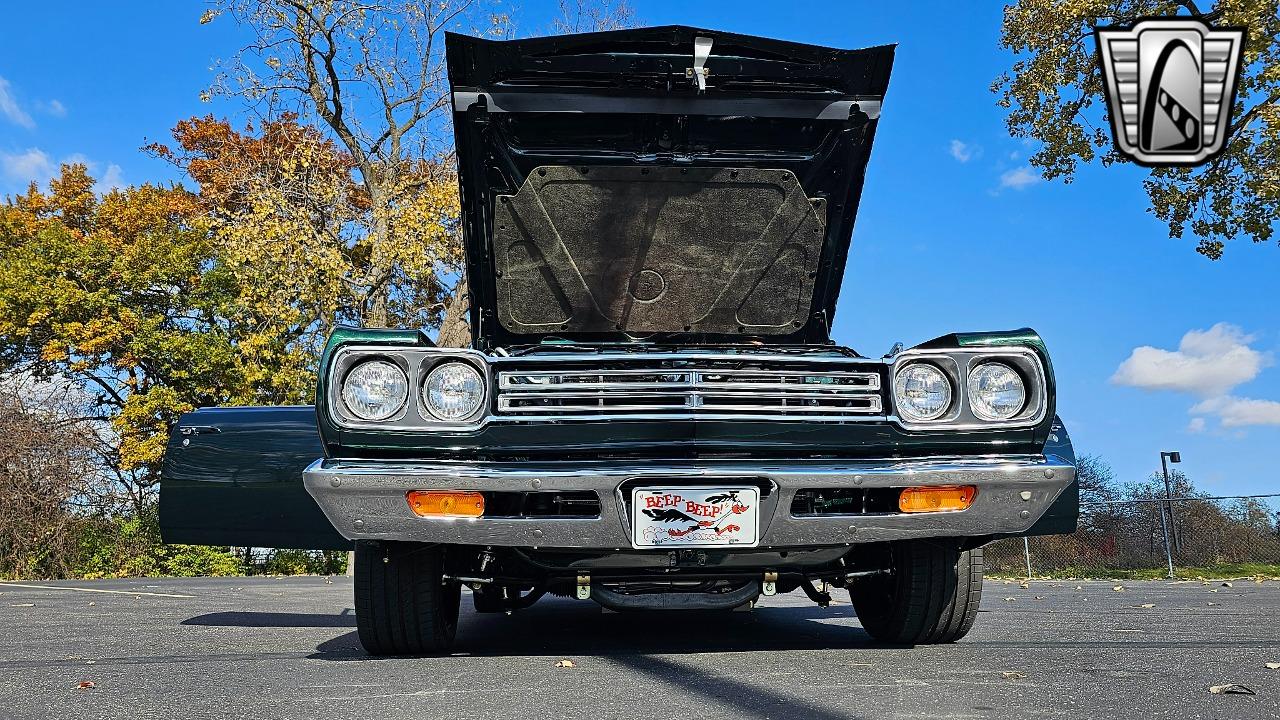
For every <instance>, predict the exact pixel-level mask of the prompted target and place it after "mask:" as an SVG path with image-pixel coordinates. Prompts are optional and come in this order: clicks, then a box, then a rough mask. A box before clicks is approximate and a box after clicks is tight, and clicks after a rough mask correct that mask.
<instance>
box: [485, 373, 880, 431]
mask: <svg viewBox="0 0 1280 720" xmlns="http://www.w3.org/2000/svg"><path fill="white" fill-rule="evenodd" d="M610 364H611V365H612V367H609V368H607V369H599V368H590V369H537V370H532V369H531V370H500V371H499V372H498V373H497V378H498V392H497V413H498V414H499V415H507V416H531V415H551V416H556V417H573V416H600V415H655V414H656V415H688V414H694V415H699V414H700V415H768V416H782V417H795V418H804V417H820V416H837V417H856V416H862V417H874V416H880V415H882V414H883V412H884V403H883V400H882V398H881V381H880V373H879V372H878V371H877V370H871V369H865V370H864V369H844V368H842V367H839V366H837V367H831V364H829V363H824V364H820V365H816V366H803V364H798V363H797V362H796V361H790V362H789V363H788V365H790V366H788V367H771V366H769V365H770V364H769V363H764V362H759V361H739V360H728V361H679V362H671V361H668V362H665V363H653V362H646V361H643V360H639V361H635V362H631V363H625V362H615V363H610ZM636 365H640V366H641V367H635V366H636ZM645 365H648V366H647V367H644V366H645ZM654 365H657V366H656V367H655V366H654Z"/></svg>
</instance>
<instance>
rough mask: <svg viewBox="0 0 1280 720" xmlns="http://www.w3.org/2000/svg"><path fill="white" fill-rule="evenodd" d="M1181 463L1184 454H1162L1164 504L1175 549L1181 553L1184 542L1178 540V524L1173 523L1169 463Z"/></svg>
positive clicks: (1174, 452) (1176, 452) (1172, 452)
mask: <svg viewBox="0 0 1280 720" xmlns="http://www.w3.org/2000/svg"><path fill="white" fill-rule="evenodd" d="M1166 461H1168V462H1166ZM1180 462H1182V453H1180V452H1178V451H1176V450H1174V451H1171V452H1165V451H1162V452H1161V453H1160V469H1161V470H1163V471H1164V502H1165V505H1166V506H1168V508H1169V528H1170V531H1171V534H1172V535H1173V548H1174V550H1179V551H1180V550H1181V549H1182V541H1181V540H1180V539H1179V538H1178V524H1177V523H1176V522H1174V521H1173V486H1172V485H1170V484H1169V463H1175V464H1176V463H1180Z"/></svg>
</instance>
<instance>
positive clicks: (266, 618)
mask: <svg viewBox="0 0 1280 720" xmlns="http://www.w3.org/2000/svg"><path fill="white" fill-rule="evenodd" d="M181 624H182V625H207V626H213V627H260V628H266V627H278V628H293V627H355V626H356V616H355V613H353V612H351V611H350V610H344V611H342V613H341V614H338V615H326V614H324V613H287V612H215V613H206V614H204V615H196V616H195V617H191V618H187V619H186V620H183V621H182V623H181Z"/></svg>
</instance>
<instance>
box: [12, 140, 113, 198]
mask: <svg viewBox="0 0 1280 720" xmlns="http://www.w3.org/2000/svg"><path fill="white" fill-rule="evenodd" d="M68 163H80V164H82V165H84V166H85V167H87V168H88V169H89V174H90V175H91V176H97V175H98V169H99V167H100V165H99V164H98V163H96V162H94V161H92V160H90V159H89V158H87V157H85V156H84V155H83V154H81V153H72V154H70V155H67V156H66V157H63V158H62V159H61V160H55V159H54V158H52V157H50V156H49V153H46V152H45V151H43V150H41V149H40V148H28V149H27V150H26V151H25V152H20V153H6V152H3V151H0V191H3V190H6V189H8V190H12V191H17V192H23V191H25V190H26V189H27V186H28V185H30V184H31V183H33V182H34V183H36V184H38V185H41V186H44V185H47V184H48V183H49V181H50V180H52V179H53V178H55V177H57V176H58V173H60V172H61V170H62V166H63V165H65V164H68ZM97 181H98V183H97V185H96V186H95V189H96V190H97V191H98V192H99V193H105V192H109V191H111V190H115V189H117V188H123V187H124V186H125V182H124V172H123V171H122V170H121V169H120V166H119V165H116V164H114V163H112V164H109V165H107V169H106V170H105V171H104V172H103V173H102V174H101V176H97Z"/></svg>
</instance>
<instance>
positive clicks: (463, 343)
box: [436, 275, 471, 347]
mask: <svg viewBox="0 0 1280 720" xmlns="http://www.w3.org/2000/svg"><path fill="white" fill-rule="evenodd" d="M470 309H471V292H470V288H469V286H468V285H467V278H466V276H465V275H464V276H463V277H462V279H461V280H459V281H458V286H457V287H456V288H454V290H453V297H452V298H450V299H449V304H448V305H447V306H446V307H445V310H444V320H443V321H442V322H441V323H440V334H439V335H438V336H437V337H436V345H439V346H440V347H470V346H471V326H470V325H468V324H467V316H468V315H469V311H470Z"/></svg>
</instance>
